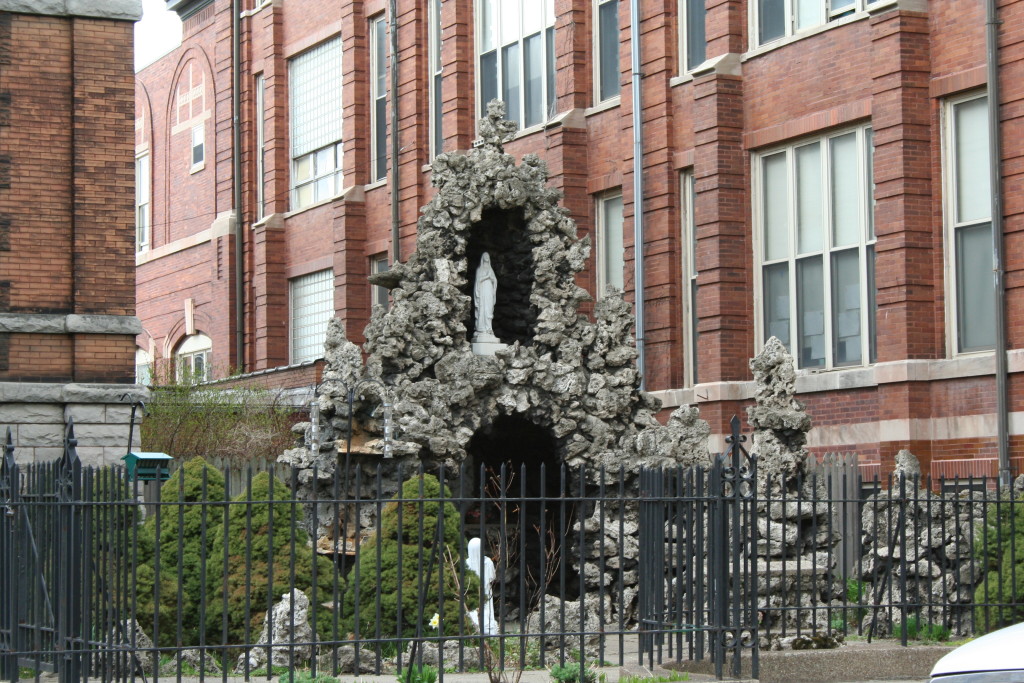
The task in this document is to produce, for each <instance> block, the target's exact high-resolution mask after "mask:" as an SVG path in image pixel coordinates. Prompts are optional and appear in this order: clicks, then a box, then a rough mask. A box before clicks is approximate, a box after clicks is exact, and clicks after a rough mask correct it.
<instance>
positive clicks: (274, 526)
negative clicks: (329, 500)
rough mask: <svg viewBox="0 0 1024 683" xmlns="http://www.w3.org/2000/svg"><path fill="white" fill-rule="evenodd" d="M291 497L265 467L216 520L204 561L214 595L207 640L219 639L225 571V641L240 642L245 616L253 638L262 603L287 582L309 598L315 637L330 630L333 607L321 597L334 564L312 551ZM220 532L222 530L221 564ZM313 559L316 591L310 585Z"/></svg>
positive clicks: (327, 592)
mask: <svg viewBox="0 0 1024 683" xmlns="http://www.w3.org/2000/svg"><path fill="white" fill-rule="evenodd" d="M271 497H272V498H273V501H274V502H273V503H271V502H270V500H271ZM292 500H293V496H292V492H291V491H290V490H289V489H288V487H286V486H285V485H284V484H282V483H281V482H280V481H278V480H277V479H275V478H272V477H271V476H270V475H269V474H267V473H266V472H262V473H260V474H258V475H257V476H255V477H254V478H253V480H252V487H251V489H250V491H249V492H243V493H241V494H239V495H238V496H236V497H235V498H234V499H233V500H232V502H231V504H230V507H229V510H228V524H227V527H226V528H225V527H224V525H223V524H222V525H221V526H220V528H218V530H217V533H216V534H215V538H214V540H213V545H214V547H215V548H216V551H215V555H216V557H215V559H214V561H213V562H212V563H211V564H210V570H209V577H210V581H209V583H208V590H209V593H210V595H214V596H217V599H216V600H213V601H208V603H207V604H208V613H207V620H208V623H209V622H212V623H213V628H214V630H215V633H216V634H217V635H216V636H215V639H214V640H213V641H210V642H217V643H219V642H221V641H222V640H223V638H222V635H221V633H222V629H223V614H224V608H225V600H224V599H223V594H224V593H223V587H224V577H225V575H226V576H227V589H228V592H227V601H226V606H227V616H228V642H227V643H225V644H227V645H231V644H238V643H243V642H246V632H245V628H246V623H247V622H248V624H249V638H250V639H249V641H248V642H252V641H254V640H255V639H256V638H257V637H258V636H259V633H260V629H261V628H262V626H263V619H264V616H265V614H266V611H267V607H268V605H272V604H273V603H276V602H277V601H278V600H280V598H281V594H282V593H286V592H289V591H290V590H291V589H292V588H298V589H299V590H301V591H303V592H304V593H305V594H306V597H308V598H309V599H310V604H311V605H312V608H311V610H310V611H311V612H314V611H315V614H316V622H317V623H316V624H315V625H314V626H316V629H317V633H318V634H319V635H320V636H321V637H324V636H327V635H329V634H330V632H331V631H330V625H331V624H332V622H333V618H332V614H333V613H332V611H331V610H330V609H328V608H327V607H323V606H322V603H324V602H326V601H330V600H331V599H332V598H333V580H334V570H333V567H332V565H331V563H330V562H328V561H327V560H326V559H325V558H322V557H317V556H316V554H315V552H314V550H313V548H312V547H310V543H309V536H308V534H306V532H305V531H303V530H302V528H301V525H302V523H303V515H304V512H303V508H302V506H301V505H300V504H298V503H293V502H291V501H292ZM225 532H227V534H228V537H227V541H228V557H227V565H226V566H225V564H224V534H225ZM293 548H294V550H293ZM293 553H294V554H293ZM314 562H315V564H316V585H317V592H316V595H314V594H313V590H312V588H313V583H314V576H313V566H314ZM271 569H272V570H273V571H271ZM314 598H315V600H314ZM310 616H311V617H312V616H313V614H310Z"/></svg>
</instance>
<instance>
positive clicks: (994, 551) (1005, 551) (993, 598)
mask: <svg viewBox="0 0 1024 683" xmlns="http://www.w3.org/2000/svg"><path fill="white" fill-rule="evenodd" d="M975 556H976V557H977V558H978V559H979V561H980V563H981V569H982V571H986V572H987V574H986V575H985V578H984V579H983V580H982V581H981V583H979V584H978V587H977V588H976V589H975V591H974V603H975V605H976V607H975V608H974V629H975V631H976V632H978V633H983V632H987V631H994V630H996V629H998V628H1002V627H1004V626H1009V625H1010V624H1015V623H1017V622H1019V621H1021V620H1024V496H1020V497H1018V498H1016V499H1007V500H1003V501H1000V502H999V503H997V504H996V506H995V508H994V509H990V511H989V516H988V519H987V520H986V522H985V523H984V524H983V526H982V527H981V530H980V534H979V535H978V537H977V539H976V541H975Z"/></svg>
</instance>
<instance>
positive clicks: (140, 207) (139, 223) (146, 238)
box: [135, 151, 153, 252]
mask: <svg viewBox="0 0 1024 683" xmlns="http://www.w3.org/2000/svg"><path fill="white" fill-rule="evenodd" d="M152 184H153V176H152V171H151V167H150V155H149V152H148V151H146V152H144V153H141V154H137V155H136V157H135V251H136V252H142V251H148V250H149V248H150V245H151V243H152V218H151V216H152V213H151V207H152V202H151V196H152V195H151V193H152Z"/></svg>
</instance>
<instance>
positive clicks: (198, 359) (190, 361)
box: [174, 333, 213, 384]
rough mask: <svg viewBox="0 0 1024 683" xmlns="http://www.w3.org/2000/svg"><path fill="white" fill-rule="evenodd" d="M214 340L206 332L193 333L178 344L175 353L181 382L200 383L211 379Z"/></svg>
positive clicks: (176, 367)
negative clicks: (211, 356) (211, 355)
mask: <svg viewBox="0 0 1024 683" xmlns="http://www.w3.org/2000/svg"><path fill="white" fill-rule="evenodd" d="M212 349H213V342H212V341H210V338H209V337H207V336H206V335H205V334H199V333H197V334H192V335H189V336H187V337H185V340H184V341H182V342H181V344H179V345H178V350H177V352H176V353H175V354H174V358H175V369H176V373H177V378H178V381H179V382H183V383H186V384H187V383H191V384H198V383H199V382H205V381H207V380H208V379H210V353H211V350H212Z"/></svg>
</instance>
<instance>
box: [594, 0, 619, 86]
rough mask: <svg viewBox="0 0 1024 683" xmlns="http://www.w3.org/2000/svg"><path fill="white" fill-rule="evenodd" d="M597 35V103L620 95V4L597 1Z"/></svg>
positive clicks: (595, 47) (603, 0) (595, 49)
mask: <svg viewBox="0 0 1024 683" xmlns="http://www.w3.org/2000/svg"><path fill="white" fill-rule="evenodd" d="M596 7H597V12H596V14H597V22H596V23H597V35H596V36H595V38H594V54H595V55H596V57H597V58H596V59H595V60H594V62H595V69H594V75H595V79H594V80H595V82H596V83H597V101H598V102H603V101H605V100H607V99H611V98H612V97H615V96H616V95H618V94H619V2H618V0H597V4H596Z"/></svg>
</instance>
